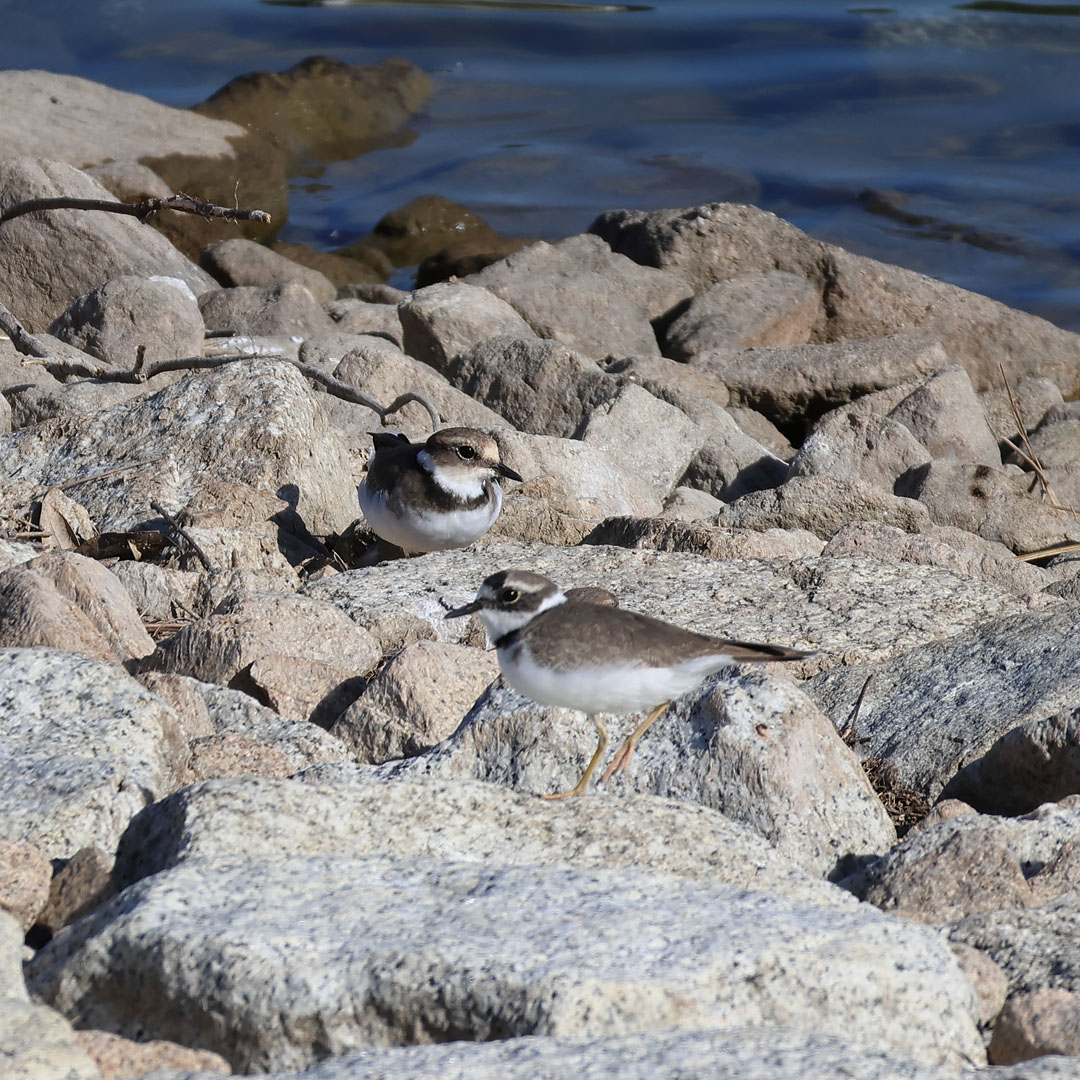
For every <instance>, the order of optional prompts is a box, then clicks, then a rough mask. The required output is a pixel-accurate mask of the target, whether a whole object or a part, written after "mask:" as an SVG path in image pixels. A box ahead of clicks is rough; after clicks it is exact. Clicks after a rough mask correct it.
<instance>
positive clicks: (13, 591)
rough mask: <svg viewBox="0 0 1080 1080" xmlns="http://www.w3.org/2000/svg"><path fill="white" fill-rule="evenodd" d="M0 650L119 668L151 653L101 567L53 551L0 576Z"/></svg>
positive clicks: (131, 608) (116, 585)
mask: <svg viewBox="0 0 1080 1080" xmlns="http://www.w3.org/2000/svg"><path fill="white" fill-rule="evenodd" d="M0 646H3V647H5V648H31V647H34V646H44V647H46V648H52V649H59V650H61V651H63V652H72V653H78V654H80V655H81V656H86V657H88V658H90V659H92V660H102V661H105V662H106V663H112V664H123V663H124V662H125V661H129V660H137V659H139V658H140V657H143V656H146V655H147V654H148V653H151V652H153V651H154V642H153V640H152V639H151V637H150V635H149V634H148V633H147V632H146V629H145V627H144V626H143V624H142V620H141V618H140V617H139V613H138V611H137V610H136V609H135V605H134V604H133V603H132V601H131V598H130V597H129V596H128V595H127V593H126V592H125V591H124V588H123V586H122V585H121V584H120V582H119V581H118V580H117V579H116V578H115V577H114V576H113V575H112V574H110V573H109V571H108V570H106V569H105V567H104V566H102V565H101V564H100V563H98V562H95V561H94V560H93V559H88V558H86V557H85V556H82V555H76V554H75V553H74V552H71V551H64V552H60V551H55V552H50V553H48V554H46V555H40V556H38V557H37V558H35V559H32V560H30V561H29V562H26V563H20V564H19V565H17V566H14V567H11V568H10V569H8V570H5V571H3V572H2V573H0Z"/></svg>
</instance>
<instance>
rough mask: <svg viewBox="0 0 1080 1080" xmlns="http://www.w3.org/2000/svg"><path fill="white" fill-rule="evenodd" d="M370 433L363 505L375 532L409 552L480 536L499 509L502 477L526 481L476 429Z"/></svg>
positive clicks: (466, 541)
mask: <svg viewBox="0 0 1080 1080" xmlns="http://www.w3.org/2000/svg"><path fill="white" fill-rule="evenodd" d="M371 438H372V441H373V442H374V443H375V453H374V454H373V455H372V457H371V460H370V461H369V462H368V469H367V476H366V477H365V478H364V482H363V484H361V485H360V509H361V510H363V511H364V517H365V518H367V521H368V524H369V525H370V526H371V527H372V529H374V531H375V533H376V534H377V535H378V536H381V537H382V539H383V540H387V541H389V542H390V543H391V544H396V545H397V546H398V547H399V548H401V549H402V550H404V551H406V552H410V553H411V552H422V551H445V550H446V549H447V548H456V547H465V546H466V545H468V544H471V543H472V542H473V541H474V540H476V539H479V537H481V536H483V535H484V533H486V532H487V531H488V529H490V528H491V526H492V525H494V524H495V519H496V518H497V517H498V516H499V511H500V510H501V509H502V488H500V487H499V481H498V479H497V477H499V476H506V477H509V479H511V480H517V481H519V482H520V480H521V477H520V476H518V474H517V473H516V472H514V470H513V469H510V468H507V466H505V465H504V464H503V463H502V461H501V460H500V459H499V444H498V443H497V442H495V440H494V439H493V438H492V437H491V436H490V435H485V434H484V432H482V431H477V430H475V429H474V428H462V427H458V428H444V429H443V430H442V431H436V432H435V433H434V434H433V435H431V436H429V438H428V440H427V442H425V443H423V444H420V443H410V442H409V440H408V439H407V438H406V437H405V436H404V435H394V434H390V433H389V432H374V433H373V434H372V436H371Z"/></svg>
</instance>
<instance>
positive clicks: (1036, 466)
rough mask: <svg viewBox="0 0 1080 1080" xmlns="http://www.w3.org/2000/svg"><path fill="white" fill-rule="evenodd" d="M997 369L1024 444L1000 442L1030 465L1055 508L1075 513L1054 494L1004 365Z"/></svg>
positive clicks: (1008, 440)
mask: <svg viewBox="0 0 1080 1080" xmlns="http://www.w3.org/2000/svg"><path fill="white" fill-rule="evenodd" d="M998 371H1000V372H1001V381H1002V382H1003V383H1004V384H1005V393H1006V394H1007V395H1008V397H1009V408H1010V409H1011V410H1012V415H1013V420H1014V421H1015V422H1016V430H1017V431H1018V432H1019V433H1020V441H1021V442H1022V443H1023V444H1024V449H1023V450H1021V449H1020V447H1019V446H1017V445H1016V444H1015V443H1014V442H1013V441H1012V440H1011V439H1002V442H1004V443H1005V444H1006V445H1007V446H1009V447H1010V448H1011V449H1012V450H1014V451H1015V452H1016V453H1017V454H1018V455H1019V456H1020V457H1021V458H1022V459H1023V460H1024V461H1026V462H1027V463H1028V465H1030V466H1031V469H1032V471H1033V472H1034V473H1035V475H1036V476H1037V477H1038V478H1039V483H1040V484H1042V489H1043V492H1044V493H1045V495H1046V497H1047V498H1048V499H1049V500H1050V505H1051V506H1052V507H1053V508H1054V509H1055V510H1071V511H1072V513H1074V514H1075V513H1076V511H1075V510H1073V509H1072V508H1071V507H1068V506H1063V505H1062V504H1061V502H1060V501H1059V500H1058V497H1057V495H1056V494H1054V489H1053V487H1052V486H1051V484H1050V478H1049V477H1048V476H1047V475H1046V472H1045V470H1044V469H1043V467H1042V464H1041V463H1040V461H1039V458H1038V455H1037V454H1036V453H1035V448H1034V447H1033V446H1032V445H1031V440H1030V439H1029V438H1028V433H1027V428H1025V427H1024V421H1023V419H1022V418H1021V416H1020V408H1019V406H1018V405H1017V404H1016V398H1015V397H1014V396H1013V392H1012V387H1011V386H1010V385H1009V377H1008V376H1007V375H1006V374H1005V365H1004V364H1001V363H999V364H998Z"/></svg>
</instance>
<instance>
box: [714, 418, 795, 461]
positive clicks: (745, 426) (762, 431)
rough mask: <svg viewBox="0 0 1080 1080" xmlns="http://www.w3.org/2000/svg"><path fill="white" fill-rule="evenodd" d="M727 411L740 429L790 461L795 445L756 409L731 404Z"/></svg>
mask: <svg viewBox="0 0 1080 1080" xmlns="http://www.w3.org/2000/svg"><path fill="white" fill-rule="evenodd" d="M727 413H728V416H730V417H731V419H732V420H734V421H735V423H736V424H738V425H739V430H740V431H742V432H744V433H745V434H747V435H749V436H750V438H751V439H754V440H756V441H757V442H759V443H761V445H762V446H764V447H766V448H767V449H769V450H771V451H772V452H773V453H774V454H775V455H776V456H777V457H778V458H781V459H782V460H783V461H790V460H791V459H792V458H793V457H794V456H795V447H794V446H792V445H791V443H790V442H789V441H788V438H787V436H786V435H784V433H783V432H782V431H780V429H779V428H778V427H777V426H776V425H775V424H774V423H773V422H772V421H771V420H769V419H767V418H766V417H765V416H763V415H762V414H761V413H759V412H758V411H757V410H756V409H747V408H745V407H744V406H741V405H731V406H729V407H728V410H727Z"/></svg>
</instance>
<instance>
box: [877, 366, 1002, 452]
mask: <svg viewBox="0 0 1080 1080" xmlns="http://www.w3.org/2000/svg"><path fill="white" fill-rule="evenodd" d="M889 416H890V417H891V418H892V419H893V420H898V421H899V422H900V423H901V424H903V425H904V427H906V428H907V429H908V430H909V431H910V432H911V433H912V434H913V435H914V436H915V437H916V439H918V440H919V442H921V443H922V445H923V446H925V447H926V449H927V450H929V451H930V456H931V457H935V458H955V459H957V460H958V461H969V462H975V463H976V464H984V465H992V466H993V467H994V468H997V467H998V466H999V465H1000V464H1001V452H1000V450H999V449H998V444H997V439H996V438H995V436H994V433H993V431H992V430H991V428H990V425H989V424H988V423H987V421H986V417H985V416H984V415H983V411H982V409H981V408H980V407H979V400H978V398H977V397H976V396H975V391H974V390H973V389H972V386H971V380H970V379H969V378H968V375H967V372H966V371H965V370H964V369H963V368H962V367H959V366H957V365H953V366H952V367H947V368H945V369H944V370H943V371H939V372H937V373H936V374H934V375H931V376H930V378H929V379H927V380H926V382H924V383H923V384H922V386H920V387H919V388H918V389H917V390H915V391H914V392H913V393H911V394H909V395H908V397H906V398H904V400H903V401H901V402H900V404H899V405H897V406H896V408H894V409H893V410H892V412H891V413H889Z"/></svg>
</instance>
